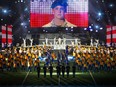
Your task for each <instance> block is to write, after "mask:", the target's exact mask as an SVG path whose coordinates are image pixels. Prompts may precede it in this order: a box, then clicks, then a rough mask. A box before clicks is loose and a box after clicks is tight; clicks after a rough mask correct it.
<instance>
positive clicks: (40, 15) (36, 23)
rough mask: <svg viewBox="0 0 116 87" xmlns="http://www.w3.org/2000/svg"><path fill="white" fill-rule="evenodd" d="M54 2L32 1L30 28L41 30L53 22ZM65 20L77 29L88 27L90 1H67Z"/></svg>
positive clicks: (44, 0) (51, 0)
mask: <svg viewBox="0 0 116 87" xmlns="http://www.w3.org/2000/svg"><path fill="white" fill-rule="evenodd" d="M53 2H54V0H30V26H31V28H39V27H42V26H43V25H45V24H47V23H49V22H50V21H52V20H53V17H54V15H53V12H52V8H51V4H52V3H53ZM67 4H68V6H67V12H66V13H65V18H66V20H67V21H69V22H70V23H72V24H74V25H76V26H77V27H87V26H88V0H67Z"/></svg>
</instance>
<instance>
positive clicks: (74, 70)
mask: <svg viewBox="0 0 116 87" xmlns="http://www.w3.org/2000/svg"><path fill="white" fill-rule="evenodd" d="M72 71H73V77H75V72H76V66H75V63H74V64H73V66H72Z"/></svg>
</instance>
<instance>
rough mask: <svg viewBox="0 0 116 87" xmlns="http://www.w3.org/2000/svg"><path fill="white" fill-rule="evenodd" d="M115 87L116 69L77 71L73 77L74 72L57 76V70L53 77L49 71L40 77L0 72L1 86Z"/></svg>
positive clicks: (31, 74) (23, 73) (19, 72)
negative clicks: (109, 70)
mask: <svg viewBox="0 0 116 87" xmlns="http://www.w3.org/2000/svg"><path fill="white" fill-rule="evenodd" d="M2 86H3V87H4V86H8V87H9V86H13V87H22V86H23V87H44V86H48V87H54V86H56V87H59V86H60V87H61V86H65V87H71V86H72V87H115V86H116V71H112V72H105V71H102V72H92V71H88V72H80V71H77V72H76V77H75V78H73V75H72V72H70V75H69V77H67V76H66V73H65V77H62V75H61V76H60V77H57V75H56V72H54V73H53V77H52V78H51V77H50V75H49V72H47V76H46V78H44V76H43V72H41V73H40V78H38V77H37V72H22V71H18V72H11V71H10V72H8V71H4V72H0V87H2Z"/></svg>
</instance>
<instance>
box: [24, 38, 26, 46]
mask: <svg viewBox="0 0 116 87" xmlns="http://www.w3.org/2000/svg"><path fill="white" fill-rule="evenodd" d="M23 46H24V47H26V39H24V38H23Z"/></svg>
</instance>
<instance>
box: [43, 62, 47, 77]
mask: <svg viewBox="0 0 116 87" xmlns="http://www.w3.org/2000/svg"><path fill="white" fill-rule="evenodd" d="M43 70H44V77H46V71H47V67H46V65H45V64H44V66H43Z"/></svg>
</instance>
